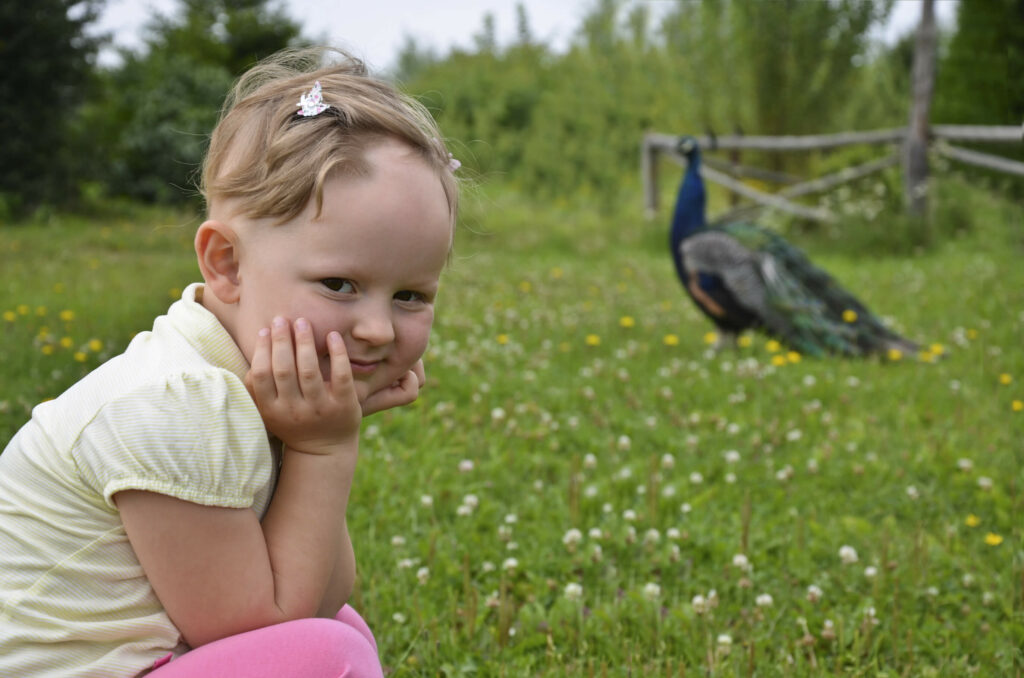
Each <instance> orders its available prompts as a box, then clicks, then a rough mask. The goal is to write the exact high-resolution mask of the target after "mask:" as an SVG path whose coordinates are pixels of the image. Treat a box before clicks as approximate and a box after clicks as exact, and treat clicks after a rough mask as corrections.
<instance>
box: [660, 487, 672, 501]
mask: <svg viewBox="0 0 1024 678" xmlns="http://www.w3.org/2000/svg"><path fill="white" fill-rule="evenodd" d="M661 496H663V497H665V498H666V499H671V498H672V497H674V496H676V486H675V485H666V486H665V487H663V488H662V489H661Z"/></svg>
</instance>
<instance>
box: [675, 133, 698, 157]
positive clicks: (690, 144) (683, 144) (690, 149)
mask: <svg viewBox="0 0 1024 678" xmlns="http://www.w3.org/2000/svg"><path fill="white" fill-rule="evenodd" d="M699 148H700V145H699V144H698V143H697V139H696V138H694V137H691V136H681V137H679V141H677V142H676V151H678V152H679V154H680V155H682V156H684V157H686V158H687V159H689V158H690V157H691V156H692V155H693V154H694V152H695V151H697V150H698V149H699Z"/></svg>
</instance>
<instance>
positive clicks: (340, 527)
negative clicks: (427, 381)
mask: <svg viewBox="0 0 1024 678" xmlns="http://www.w3.org/2000/svg"><path fill="white" fill-rule="evenodd" d="M328 349H329V351H330V355H331V369H332V375H331V380H330V382H329V383H325V382H324V380H323V379H322V377H321V376H320V370H319V367H318V365H317V358H316V353H315V348H314V345H313V335H312V330H311V328H310V327H309V325H308V323H305V322H304V321H302V320H299V321H297V322H296V323H295V347H294V349H293V346H292V339H291V329H290V328H289V327H288V325H287V323H284V322H278V321H275V323H274V327H273V329H272V331H271V332H261V336H260V337H259V339H258V341H257V345H256V349H255V350H254V354H253V360H252V368H251V370H250V373H249V375H248V376H247V383H248V385H249V386H250V389H251V391H252V394H253V398H254V400H255V401H256V404H257V407H258V408H259V410H260V414H261V415H262V416H263V420H264V422H265V423H266V424H267V428H268V429H269V430H270V431H271V432H273V433H274V434H275V435H277V436H278V437H279V438H281V440H282V441H284V443H285V451H284V458H283V461H282V466H281V473H280V477H279V479H278V484H277V488H276V490H275V493H274V498H273V500H272V501H271V503H270V507H269V508H268V510H267V514H266V516H265V517H264V519H263V522H262V524H261V523H260V521H259V519H258V517H257V516H256V514H255V512H253V511H252V510H251V509H228V508H218V507H209V506H201V505H199V504H194V503H191V502H187V501H183V500H181V499H176V498H174V497H170V496H167V495H161V494H157V493H153V492H145V491H135V490H131V491H125V492H120V493H118V494H117V495H116V501H117V505H118V509H119V510H120V512H121V518H122V521H123V522H124V526H125V530H126V532H127V534H128V538H129V540H130V541H131V543H132V547H133V548H134V549H135V552H136V554H137V556H138V558H139V562H140V563H141V564H142V567H143V569H144V571H145V573H146V577H147V578H148V579H149V581H150V583H151V584H152V586H153V589H154V591H155V592H156V594H157V596H158V597H159V598H160V601H161V603H162V604H163V606H164V608H165V609H166V611H167V613H168V615H169V616H170V618H171V620H172V621H173V622H174V624H175V625H176V626H177V627H178V629H179V630H180V631H181V633H182V635H183V636H184V638H185V641H186V642H187V643H188V644H189V645H191V646H192V647H197V646H199V645H203V644H205V643H208V642H211V641H213V640H217V639H219V638H223V637H226V636H230V635H234V634H237V633H241V632H244V631H248V630H251V629H255V628H260V627H264V626H269V625H271V624H275V623H279V622H283V621H288V620H291V619H298V618H303V617H311V616H314V615H315V614H316V613H317V612H318V610H320V609H321V608H322V606H323V603H324V599H325V595H326V594H327V593H328V591H329V590H330V591H331V592H332V597H335V596H339V597H343V598H347V597H348V594H349V592H351V588H352V583H353V581H354V578H355V561H354V558H353V557H351V552H352V548H351V544H350V543H349V542H348V534H347V530H346V528H345V513H346V510H347V508H348V497H349V491H350V489H351V485H352V478H353V475H354V472H355V464H356V455H357V447H358V432H359V422H360V420H361V412H360V406H359V402H358V400H357V398H356V395H355V389H354V388H353V385H352V375H351V370H350V368H349V365H348V357H347V354H346V352H345V346H344V342H343V341H342V340H341V337H340V336H339V335H337V333H332V334H331V335H330V336H329V337H328Z"/></svg>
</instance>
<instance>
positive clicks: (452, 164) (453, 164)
mask: <svg viewBox="0 0 1024 678" xmlns="http://www.w3.org/2000/svg"><path fill="white" fill-rule="evenodd" d="M460 167H462V163H461V162H459V159H458V158H456V157H455V156H454V155H452V154H451V153H449V154H448V169H449V170H451V171H452V172H454V171H455V170H457V169H459V168H460Z"/></svg>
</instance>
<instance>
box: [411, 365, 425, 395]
mask: <svg viewBox="0 0 1024 678" xmlns="http://www.w3.org/2000/svg"><path fill="white" fill-rule="evenodd" d="M412 373H413V374H415V375H416V380H417V381H418V382H419V387H420V388H423V385H424V384H426V383H427V372H426V370H424V369H423V360H417V361H416V364H415V365H413V366H412Z"/></svg>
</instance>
